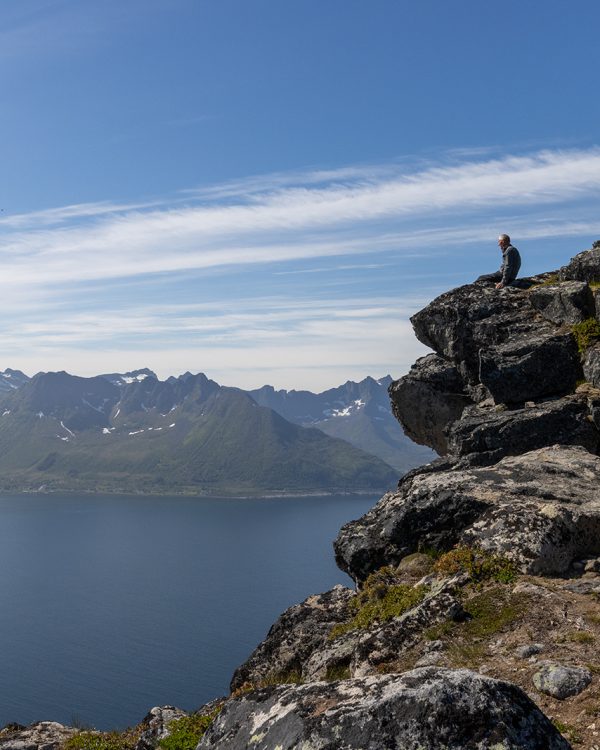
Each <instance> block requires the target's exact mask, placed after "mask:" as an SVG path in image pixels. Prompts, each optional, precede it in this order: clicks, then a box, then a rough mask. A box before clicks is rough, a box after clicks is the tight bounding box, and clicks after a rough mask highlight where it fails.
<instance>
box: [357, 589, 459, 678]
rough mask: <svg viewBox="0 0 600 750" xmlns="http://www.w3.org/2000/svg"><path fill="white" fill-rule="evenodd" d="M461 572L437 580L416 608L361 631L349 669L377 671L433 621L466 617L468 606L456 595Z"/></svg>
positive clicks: (360, 672) (362, 674) (360, 674)
mask: <svg viewBox="0 0 600 750" xmlns="http://www.w3.org/2000/svg"><path fill="white" fill-rule="evenodd" d="M461 583H464V578H463V577H462V576H455V577H453V578H450V579H447V580H442V581H437V582H436V584H434V586H433V588H432V591H431V592H430V593H429V594H428V595H427V596H426V597H425V599H423V601H422V602H420V603H419V604H418V605H417V606H416V607H414V608H413V609H410V610H408V611H407V612H405V613H404V614H402V615H401V616H400V617H395V618H394V619H393V620H390V621H389V622H387V623H384V624H382V625H378V626H375V627H373V628H370V629H369V630H366V631H361V632H360V633H359V635H358V638H357V639H356V642H355V643H354V644H353V649H352V661H351V664H350V672H351V674H352V676H353V677H365V676H366V675H370V674H377V673H378V668H379V667H380V666H381V665H384V664H390V663H393V662H394V661H396V660H397V659H398V658H399V657H400V656H401V655H402V653H403V652H405V651H406V650H407V649H409V648H411V647H412V646H414V645H415V644H416V643H418V642H419V640H420V639H421V638H422V636H423V631H424V630H426V629H427V628H429V627H431V626H432V625H436V624H437V623H440V622H448V621H451V620H463V619H464V618H465V610H464V609H463V606H462V604H461V603H460V601H459V600H458V599H457V587H458V586H459V585H460V584H461Z"/></svg>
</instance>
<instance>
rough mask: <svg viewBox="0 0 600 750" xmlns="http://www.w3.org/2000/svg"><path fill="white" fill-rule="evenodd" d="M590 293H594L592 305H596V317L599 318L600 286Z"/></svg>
mask: <svg viewBox="0 0 600 750" xmlns="http://www.w3.org/2000/svg"><path fill="white" fill-rule="evenodd" d="M592 293H593V295H594V305H595V307H596V318H597V319H598V320H600V288H595V289H593V290H592Z"/></svg>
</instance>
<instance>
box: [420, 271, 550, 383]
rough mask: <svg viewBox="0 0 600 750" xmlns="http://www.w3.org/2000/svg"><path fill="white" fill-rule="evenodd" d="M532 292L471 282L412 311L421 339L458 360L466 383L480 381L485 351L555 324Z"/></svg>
mask: <svg viewBox="0 0 600 750" xmlns="http://www.w3.org/2000/svg"><path fill="white" fill-rule="evenodd" d="M527 295H528V292H526V291H521V290H517V289H512V288H510V287H508V288H506V289H502V290H501V291H498V290H496V289H494V288H489V287H488V286H485V285H483V284H468V285H467V286H462V287H458V289H453V290H452V291H450V292H446V293H445V294H442V295H441V296H440V297H437V298H436V299H434V300H433V302H431V303H430V304H429V305H427V307H425V308H424V309H423V310H421V311H420V312H418V313H416V315H413V317H412V318H411V322H412V324H413V328H414V329H415V334H416V336H417V338H418V339H419V341H421V342H422V343H423V344H425V345H426V346H429V347H431V348H432V349H433V350H434V351H435V352H436V353H437V354H438V355H439V356H441V357H443V358H444V359H445V360H447V361H448V362H450V363H451V364H453V365H454V366H455V367H456V368H457V369H458V371H459V373H460V374H461V376H462V377H463V379H464V380H465V382H466V383H469V384H477V383H479V352H480V350H481V349H485V348H490V347H494V346H499V345H500V344H505V343H507V342H510V341H515V340H516V339H518V338H519V337H520V336H522V335H524V334H527V333H537V334H538V335H540V334H541V333H543V332H546V331H547V332H552V330H553V327H552V326H551V325H550V324H549V323H547V322H546V321H544V320H543V319H542V318H541V316H539V318H538V319H537V320H536V318H537V317H538V316H537V313H536V312H535V311H534V310H532V308H531V305H530V304H529V303H528V297H527Z"/></svg>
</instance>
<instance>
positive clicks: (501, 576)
mask: <svg viewBox="0 0 600 750" xmlns="http://www.w3.org/2000/svg"><path fill="white" fill-rule="evenodd" d="M433 569H434V571H435V572H436V573H439V574H440V575H443V576H451V575H455V574H456V573H468V574H469V576H470V578H471V580H472V581H473V582H475V583H480V582H482V581H496V582H498V583H511V582H512V581H514V580H515V578H516V577H517V574H518V570H517V567H516V565H515V564H514V563H513V562H512V561H511V560H508V559H507V558H505V557H502V556H501V555H494V554H492V553H491V552H486V551H485V550H483V549H481V548H480V547H467V546H466V545H462V544H459V545H457V546H456V547H454V549H452V550H450V552H446V553H445V554H444V555H441V557H439V558H438V559H437V560H436V561H435V564H434V566H433Z"/></svg>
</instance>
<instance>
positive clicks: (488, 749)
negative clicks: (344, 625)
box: [198, 667, 569, 750]
mask: <svg viewBox="0 0 600 750" xmlns="http://www.w3.org/2000/svg"><path fill="white" fill-rule="evenodd" d="M249 747H253V748H256V750H274V748H279V749H280V750H334V749H335V750H342V749H343V750H359V749H360V750H376V749H377V750H379V749H380V748H407V749H408V748H415V749H416V748H420V750H442V749H446V748H450V747H452V748H474V749H475V748H477V749H478V750H492V749H493V748H500V747H502V748H503V750H525V749H527V750H538V749H539V750H542V749H543V750H567V749H568V747H569V744H568V743H567V741H566V740H565V739H564V738H563V737H562V736H561V735H560V734H559V732H558V731H557V730H556V728H555V727H554V726H553V725H552V723H551V722H550V721H549V720H548V719H547V718H546V717H545V716H544V715H543V714H542V713H541V711H540V710H539V709H538V708H537V706H536V705H535V704H534V703H533V701H532V700H531V699H530V698H528V697H527V695H526V694H525V693H524V692H523V691H522V690H521V689H520V688H518V687H516V686H515V685H511V684H510V683H507V682H502V681H500V680H492V679H490V678H489V677H483V676H481V675H478V674H475V673H473V672H469V671H468V670H464V669H461V670H448V669H441V668H436V667H425V668H422V669H415V670H413V671H411V672H406V673H405V674H402V675H386V676H379V677H368V678H364V679H353V680H344V681H341V682H335V683H331V684H326V683H322V682H320V683H311V684H308V685H298V686H290V685H288V686H280V687H275V688H265V689H262V690H258V691H255V692H252V693H248V694H246V695H243V696H240V697H239V698H236V699H235V700H230V701H228V702H227V704H226V705H225V707H224V709H223V711H222V712H221V714H220V715H219V716H218V717H217V719H216V720H215V721H214V722H213V724H212V725H211V727H210V728H209V729H208V731H207V732H206V734H205V735H204V737H203V738H202V739H201V740H200V744H199V745H198V750H208V749H209V748H210V750H247V748H249Z"/></svg>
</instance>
